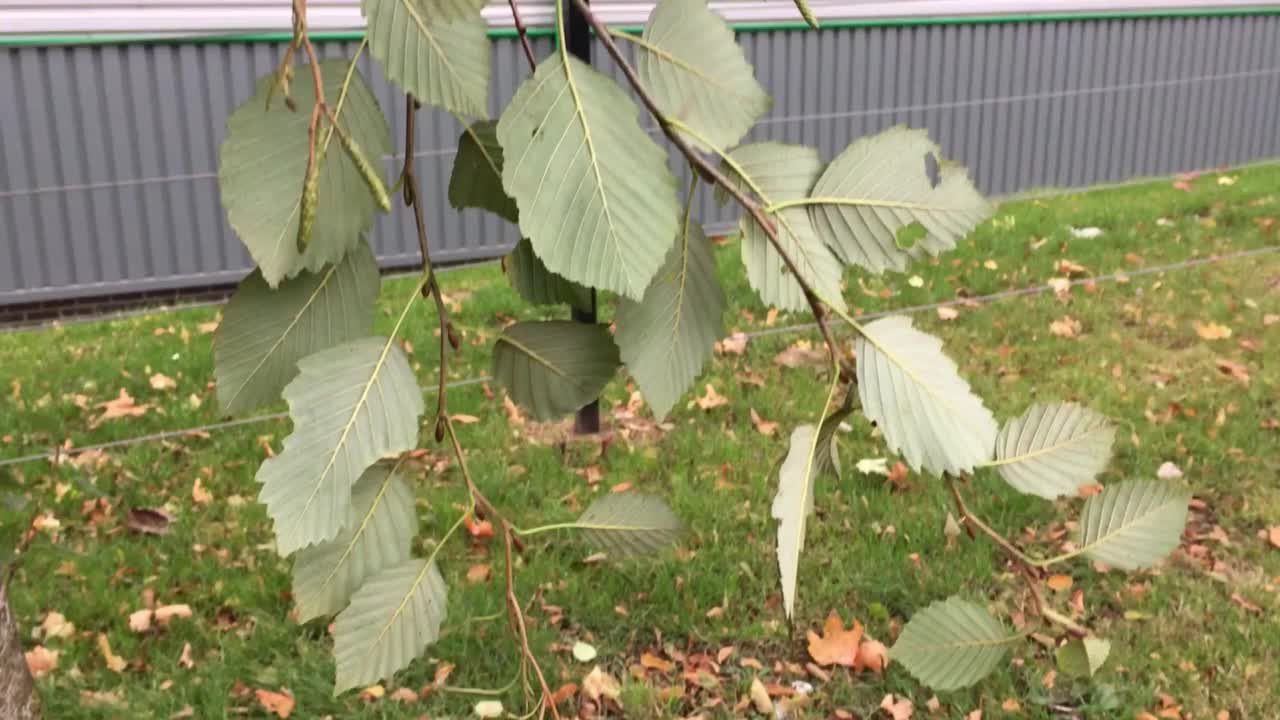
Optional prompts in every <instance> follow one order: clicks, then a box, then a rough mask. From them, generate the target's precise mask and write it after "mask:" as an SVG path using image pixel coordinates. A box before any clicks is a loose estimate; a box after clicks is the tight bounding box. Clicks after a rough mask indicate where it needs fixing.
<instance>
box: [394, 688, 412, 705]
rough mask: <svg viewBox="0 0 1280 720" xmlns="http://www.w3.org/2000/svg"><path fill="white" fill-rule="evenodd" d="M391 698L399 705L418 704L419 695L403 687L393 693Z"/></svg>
mask: <svg viewBox="0 0 1280 720" xmlns="http://www.w3.org/2000/svg"><path fill="white" fill-rule="evenodd" d="M390 698H391V699H392V700H395V701H396V702H398V703H412V702H418V693H416V692H414V691H413V690H411V689H409V688H407V687H402V688H397V689H396V691H395V692H393V693H391V695H390Z"/></svg>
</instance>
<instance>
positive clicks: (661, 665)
mask: <svg viewBox="0 0 1280 720" xmlns="http://www.w3.org/2000/svg"><path fill="white" fill-rule="evenodd" d="M640 666H641V667H643V668H645V669H647V670H657V671H658V672H660V673H669V672H671V671H672V670H675V669H676V664H675V663H673V662H671V661H670V660H665V659H663V658H660V657H658V656H657V655H654V654H653V653H644V654H643V655H641V656H640Z"/></svg>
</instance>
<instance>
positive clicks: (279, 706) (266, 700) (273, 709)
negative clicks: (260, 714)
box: [253, 688, 295, 718]
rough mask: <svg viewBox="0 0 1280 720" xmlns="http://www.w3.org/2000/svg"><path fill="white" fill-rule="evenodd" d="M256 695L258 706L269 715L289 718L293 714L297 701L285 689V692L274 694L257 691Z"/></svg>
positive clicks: (266, 691)
mask: <svg viewBox="0 0 1280 720" xmlns="http://www.w3.org/2000/svg"><path fill="white" fill-rule="evenodd" d="M253 694H254V695H256V696H257V698H258V704H259V705H261V706H262V707H263V709H264V710H266V711H267V712H269V713H274V714H275V716H276V717H280V718H287V717H289V715H291V714H292V713H293V707H294V705H295V701H294V699H293V693H292V692H289V690H288V688H285V690H284V692H272V691H271V690H255V691H254V693H253Z"/></svg>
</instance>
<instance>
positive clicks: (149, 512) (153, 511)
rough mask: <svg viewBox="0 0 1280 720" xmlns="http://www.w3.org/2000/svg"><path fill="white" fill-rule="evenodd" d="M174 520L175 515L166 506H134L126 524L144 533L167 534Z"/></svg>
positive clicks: (131, 528) (135, 530)
mask: <svg viewBox="0 0 1280 720" xmlns="http://www.w3.org/2000/svg"><path fill="white" fill-rule="evenodd" d="M173 521H174V517H173V515H172V514H171V513H170V512H169V511H168V510H165V509H164V508H132V509H130V510H129V519H128V520H127V521H126V523H125V524H126V525H128V526H129V529H130V530H133V531H134V532H140V533H142V534H143V535H165V534H168V532H169V526H170V525H172V524H173Z"/></svg>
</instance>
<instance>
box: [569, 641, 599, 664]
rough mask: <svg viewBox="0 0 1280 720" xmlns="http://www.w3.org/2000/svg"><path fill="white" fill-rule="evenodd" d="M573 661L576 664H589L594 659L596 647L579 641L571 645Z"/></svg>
mask: <svg viewBox="0 0 1280 720" xmlns="http://www.w3.org/2000/svg"><path fill="white" fill-rule="evenodd" d="M573 659H574V660H577V661H578V662H584V663H585V662H591V661H592V660H595V659H596V647H595V646H594V645H590V644H588V643H584V642H582V641H581V640H579V641H578V642H576V643H574V644H573Z"/></svg>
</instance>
